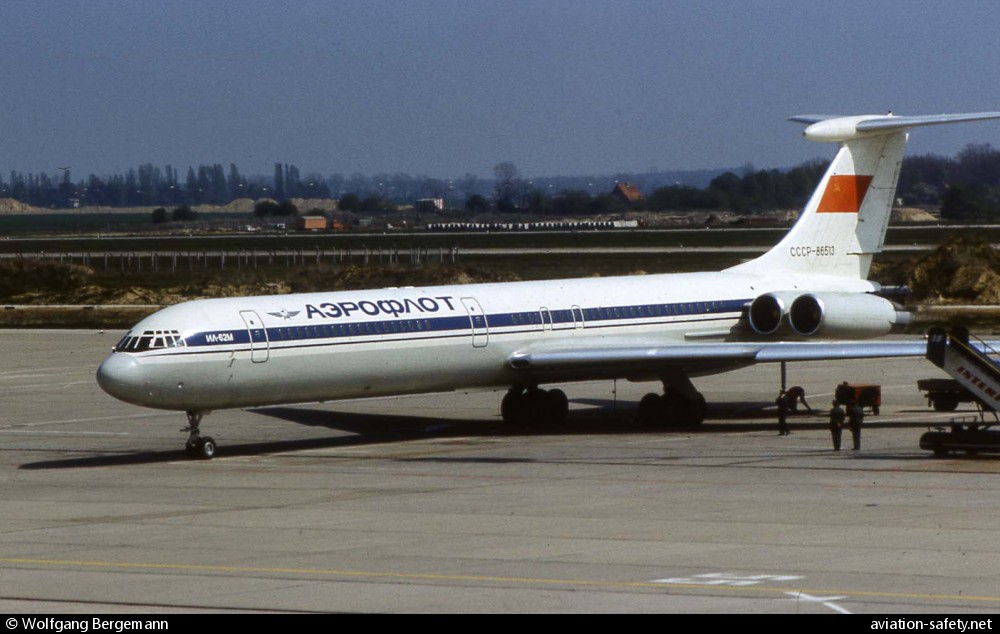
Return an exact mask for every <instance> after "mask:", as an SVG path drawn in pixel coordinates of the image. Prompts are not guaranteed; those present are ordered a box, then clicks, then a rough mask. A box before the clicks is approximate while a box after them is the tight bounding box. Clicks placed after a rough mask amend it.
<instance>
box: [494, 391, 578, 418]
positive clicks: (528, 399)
mask: <svg viewBox="0 0 1000 634" xmlns="http://www.w3.org/2000/svg"><path fill="white" fill-rule="evenodd" d="M568 413H569V399H568V398H567V397H566V393H565V392H563V391H562V390H540V389H538V388H528V389H525V388H519V387H514V388H511V389H510V390H508V391H507V393H506V394H505V395H504V397H503V400H502V401H501V402H500V416H501V417H502V418H503V421H504V422H505V423H507V424H508V425H510V426H511V427H517V428H529V427H556V426H559V425H562V424H563V423H564V422H566V416H567V414H568Z"/></svg>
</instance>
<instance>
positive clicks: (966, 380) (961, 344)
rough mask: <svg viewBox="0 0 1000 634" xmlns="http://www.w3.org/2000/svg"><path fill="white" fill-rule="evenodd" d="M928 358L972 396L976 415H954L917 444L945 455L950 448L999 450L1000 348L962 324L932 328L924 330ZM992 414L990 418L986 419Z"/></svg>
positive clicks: (998, 451) (939, 454)
mask: <svg viewBox="0 0 1000 634" xmlns="http://www.w3.org/2000/svg"><path fill="white" fill-rule="evenodd" d="M927 359H928V360H929V361H930V362H931V363H933V364H934V365H936V366H938V367H939V368H941V369H942V370H944V371H945V372H947V373H948V374H950V375H951V376H952V377H953V378H954V380H955V381H957V382H958V383H959V384H960V385H961V386H962V387H963V388H964V389H965V390H966V391H967V392H968V394H970V395H971V396H972V400H973V402H975V403H976V406H977V409H978V410H979V413H978V416H975V417H969V418H968V419H961V418H954V419H952V421H951V423H950V424H949V426H948V428H944V427H939V428H938V429H937V431H929V432H927V433H925V434H924V435H923V436H921V437H920V448H921V449H927V450H929V451H933V452H934V455H935V456H946V455H948V453H949V452H952V451H964V452H966V453H968V454H969V455H975V454H977V453H1000V431H997V430H994V429H990V427H991V426H993V425H995V424H997V423H1000V418H998V417H997V410H1000V352H998V351H997V350H995V349H994V348H992V347H991V346H990V345H989V344H987V343H986V342H985V341H982V340H980V339H977V338H976V337H972V336H970V335H969V331H968V330H967V329H965V328H953V329H952V330H951V332H945V330H944V329H943V328H932V329H931V330H930V331H929V332H928V333H927ZM988 415H991V416H992V418H993V421H992V422H988V421H987V416H988Z"/></svg>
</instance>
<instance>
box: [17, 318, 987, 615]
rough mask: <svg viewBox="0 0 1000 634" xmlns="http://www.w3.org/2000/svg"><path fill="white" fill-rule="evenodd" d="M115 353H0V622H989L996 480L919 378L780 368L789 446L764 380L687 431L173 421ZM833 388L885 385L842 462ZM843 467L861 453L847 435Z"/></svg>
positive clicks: (444, 421) (361, 410) (602, 405)
mask: <svg viewBox="0 0 1000 634" xmlns="http://www.w3.org/2000/svg"><path fill="white" fill-rule="evenodd" d="M121 334H122V333H120V332H108V333H99V332H97V331H12V330H4V331H0V358H2V359H3V360H4V364H3V367H2V368H0V412H2V419H0V487H2V491H3V493H2V497H0V511H2V517H3V522H2V524H0V527H2V528H0V579H2V582H0V609H2V610H3V611H5V612H7V613H25V612H45V613H52V612H59V613H73V612H83V613H99V612H106V613H117V612H132V611H134V612H172V611H183V612H192V611H209V612H220V611H241V612H242V611H304V612H701V613H733V612H739V613H816V614H833V613H856V614H861V613H871V614H887V613H888V614H898V613H928V612H929V613H995V612H997V611H998V610H1000V540H997V539H996V528H997V526H996V522H997V518H998V517H1000V487H998V483H1000V458H998V457H977V458H966V457H961V458H959V457H952V458H947V459H935V458H933V457H932V456H931V455H930V454H929V453H928V452H924V451H921V450H920V449H919V448H918V446H917V441H918V438H919V436H920V434H921V433H922V432H923V431H924V430H925V429H926V428H927V427H928V426H929V425H930V424H932V423H934V422H943V421H946V420H947V419H948V418H950V417H953V416H957V415H961V416H971V415H972V412H971V411H968V410H967V411H962V412H958V413H952V414H945V415H943V414H937V413H935V412H933V411H932V410H930V409H929V408H927V406H926V402H925V401H924V399H923V397H922V395H921V394H920V393H919V392H918V391H917V389H916V381H917V379H918V378H925V377H934V376H942V375H941V374H940V371H939V370H937V369H936V368H934V367H933V366H932V365H930V364H929V363H928V362H926V361H924V360H890V361H884V362H871V361H865V362H851V363H824V364H818V363H814V364H790V365H789V381H790V383H791V384H798V385H802V386H804V387H805V389H806V392H807V398H808V399H809V402H810V404H811V405H812V406H813V407H815V408H817V410H820V411H818V412H817V413H816V414H814V415H809V414H806V413H802V414H800V415H798V416H795V417H793V418H792V419H791V427H792V435H791V436H788V437H779V436H778V435H777V433H776V423H775V417H774V409H773V399H774V397H775V395H776V392H777V386H778V380H779V371H778V367H777V366H776V365H764V366H757V367H755V368H750V369H746V370H741V371H738V372H732V373H729V374H723V375H719V376H715V377H706V378H701V379H695V381H694V382H695V385H696V386H697V387H698V388H699V389H701V390H702V391H703V393H704V394H705V395H706V397H707V398H708V401H709V403H710V407H709V415H708V420H707V421H706V423H705V424H704V425H703V426H702V427H701V428H700V429H698V430H696V431H690V430H685V431H663V430H654V431H650V430H647V429H642V428H640V427H638V426H637V425H636V424H635V423H634V422H633V421H632V419H633V418H634V414H635V404H636V402H637V401H638V399H639V398H640V397H641V396H642V395H643V394H644V393H645V392H647V391H651V390H654V389H655V388H656V385H655V384H632V383H627V382H623V381H619V382H617V383H615V382H610V381H607V382H596V383H588V384H576V385H571V386H569V387H567V388H565V389H566V392H567V394H568V395H569V397H570V400H571V412H570V420H569V423H568V424H567V425H566V427H565V429H562V430H557V431H552V430H548V431H545V432H538V433H511V432H510V431H509V430H507V429H505V428H504V427H503V425H502V424H501V423H500V421H499V401H500V397H501V395H502V394H501V393H499V392H474V393H454V394H447V395H431V396H419V397H406V398H393V399H378V400H371V401H351V402H340V403H326V404H309V405H303V406H296V407H280V408H265V409H257V410H241V411H225V412H216V413H213V414H211V415H209V416H206V417H205V420H204V422H203V430H204V432H205V433H206V434H210V435H212V436H213V437H214V438H215V439H216V440H217V441H218V443H219V447H220V450H219V455H218V456H217V457H216V458H215V459H214V460H211V461H192V460H189V459H187V458H186V457H185V456H184V452H183V443H184V439H185V438H186V435H185V434H183V433H181V432H180V431H178V430H179V429H180V428H181V427H183V426H184V424H185V420H184V416H183V415H182V414H178V413H171V412H158V411H153V410H147V409H142V408H138V407H134V406H130V405H126V404H123V403H119V402H117V401H115V400H114V399H112V398H111V397H109V396H106V395H105V394H104V393H103V392H101V390H100V389H99V388H98V387H97V385H96V382H95V380H94V371H95V370H96V368H97V365H98V364H99V363H100V361H101V359H102V358H103V357H104V356H105V355H106V353H107V352H108V351H109V350H110V348H111V346H113V345H114V343H115V342H116V341H117V340H118V338H119V337H120V336H121ZM842 380H851V381H853V382H872V383H879V384H881V385H882V386H883V407H882V413H881V415H880V416H877V417H871V416H870V417H868V418H867V419H866V423H868V424H867V425H866V428H865V431H864V437H863V447H862V450H861V451H858V452H854V451H850V450H849V449H848V450H846V451H841V452H837V453H835V452H833V451H832V450H831V443H830V437H829V433H828V431H827V429H826V421H825V416H824V415H823V414H822V412H825V411H826V410H827V408H828V407H829V401H830V399H831V395H832V391H833V387H834V385H836V384H837V383H839V382H840V381H842ZM847 441H848V442H847V443H846V444H847V446H848V447H849V446H850V443H849V438H848V439H847Z"/></svg>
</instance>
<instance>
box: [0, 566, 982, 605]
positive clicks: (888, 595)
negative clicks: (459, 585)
mask: <svg viewBox="0 0 1000 634" xmlns="http://www.w3.org/2000/svg"><path fill="white" fill-rule="evenodd" d="M0 564H17V565H30V566H43V567H47V566H53V567H54V566H61V567H65V566H73V567H80V568H112V569H124V570H172V571H178V572H238V573H254V574H294V575H310V576H323V577H348V578H356V579H378V578H383V579H409V580H416V581H465V582H480V583H486V582H490V583H511V584H524V585H550V586H555V585H560V586H578V587H591V588H597V587H606V588H646V589H651V588H657V589H674V590H701V591H712V592H720V591H725V592H736V591H741V592H762V593H770V594H781V595H787V594H796V593H804V594H811V595H820V596H829V595H842V596H849V597H855V598H869V599H873V598H874V599H920V600H925V601H927V600H931V601H975V602H988V603H989V602H992V603H1000V596H977V595H964V594H932V593H910V592H869V591H863V590H862V591H859V590H830V589H816V588H813V589H809V588H789V587H784V588H775V587H768V586H727V585H706V584H698V583H657V582H655V581H595V580H587V579H547V578H535V577H502V576H494V575H449V574H432V573H413V572H374V571H363V570H333V569H324V568H266V567H261V568H258V567H249V566H219V565H208V564H156V563H140V562H134V563H129V562H114V561H75V560H62V559H20V558H0Z"/></svg>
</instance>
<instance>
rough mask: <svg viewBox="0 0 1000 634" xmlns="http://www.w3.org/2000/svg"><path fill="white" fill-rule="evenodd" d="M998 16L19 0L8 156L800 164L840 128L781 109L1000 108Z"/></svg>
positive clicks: (69, 160)
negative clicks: (824, 129)
mask: <svg viewBox="0 0 1000 634" xmlns="http://www.w3.org/2000/svg"><path fill="white" fill-rule="evenodd" d="M40 7H41V9H40ZM193 16H197V19H192V17H193ZM859 16H862V17H861V18H859ZM998 16H1000V9H998V8H997V7H996V5H995V3H993V2H987V1H985V0H973V1H970V2H966V3H962V5H961V9H960V10H955V9H953V8H952V7H950V6H949V5H941V4H940V3H937V2H932V1H931V0H909V1H906V0H891V1H887V2H880V3H875V4H874V5H872V4H871V3H867V2H862V1H861V0H846V1H845V2H842V3H836V4H835V5H831V4H829V3H822V2H818V1H817V2H804V3H803V2H801V1H797V2H793V1H791V0H773V1H772V2H769V3H768V5H767V10H765V11H761V10H760V9H759V5H756V4H754V3H745V4H744V3H712V4H708V5H706V4H702V3H689V2H683V1H680V0H673V1H662V2H651V1H645V0H631V1H611V0H572V1H571V0H548V1H546V2H541V1H531V0H502V1H501V0H493V1H489V0H482V1H481V2H476V3H471V4H470V3H461V2H458V1H457V0H431V1H429V2H427V3H420V4H418V5H411V4H406V3H400V2H395V1H393V0H377V1H374V2H366V3H359V2H350V1H345V2H339V3H326V2H321V1H319V0H300V1H299V2H296V3H294V4H291V5H274V4H273V3H267V2H263V1H247V2H226V1H220V2H218V3H211V4H208V5H205V4H204V3H201V2H195V1H194V0H176V1H175V2H171V3H163V4H160V3H157V4H153V3H133V2H129V1H127V0H92V1H88V2H84V1H82V0H52V1H51V2H47V3H44V4H41V5H39V4H38V3H37V2H34V1H30V0H8V1H7V2H4V3H2V4H0V37H2V38H3V41H4V48H5V62H6V64H5V68H6V71H7V72H6V77H5V84H4V87H5V107H4V108H3V109H2V111H0V129H3V130H4V135H3V138H0V157H2V160H0V170H2V172H0V173H3V174H8V173H9V172H10V171H11V170H17V171H20V172H23V173H36V174H37V173H45V174H52V173H58V170H59V168H60V167H63V166H68V167H70V168H71V170H72V172H73V173H74V174H77V175H88V174H95V175H110V174H123V173H125V172H127V170H128V169H129V168H134V167H137V166H139V165H142V164H145V163H152V164H154V165H157V166H161V167H162V166H165V165H168V164H169V165H180V166H184V168H185V169H186V168H187V167H188V166H195V165H200V164H215V163H219V164H222V165H226V166H228V165H229V164H230V163H234V164H236V165H238V166H239V167H240V168H241V169H242V170H245V172H246V173H247V174H255V175H257V174H259V175H263V176H266V175H267V174H268V173H270V170H271V167H272V166H273V165H274V164H275V163H286V164H288V163H290V164H295V165H298V166H302V169H303V172H304V173H306V172H314V173H318V174H321V175H323V176H329V175H331V174H344V175H351V174H355V173H361V174H365V175H377V174H394V173H405V174H410V175H417V176H427V177H430V178H437V179H456V178H461V177H462V176H463V175H465V174H472V175H474V176H476V177H477V178H491V177H492V168H493V166H495V165H497V164H499V163H501V162H505V161H510V162H513V163H514V164H515V165H517V166H518V167H519V169H520V171H521V173H522V174H523V175H525V178H533V179H544V178H559V177H561V176H560V175H573V174H576V175H584V176H586V175H603V174H616V173H626V174H642V173H649V172H673V171H687V170H693V171H698V170H714V169H720V168H718V167H716V166H724V165H730V166H741V165H744V164H748V163H749V164H752V165H755V166H795V165H799V164H801V163H803V162H805V161H808V160H812V159H814V158H817V157H821V158H823V159H828V158H830V157H832V156H833V154H834V150H835V148H833V147H830V148H827V147H822V146H818V145H814V144H813V143H810V142H805V141H804V140H803V139H802V137H801V130H800V129H799V128H798V126H797V125H795V124H791V125H790V124H789V123H788V122H787V121H786V119H787V118H788V117H789V116H792V115H796V114H801V113H808V112H835V113H839V114H845V115H847V114H859V113H883V112H885V111H887V110H893V111H895V112H896V113H897V114H900V115H909V114H914V115H916V114H935V113H941V112H979V111H987V110H996V109H998V107H1000V69H998V68H997V66H996V65H995V64H994V63H993V60H994V59H996V53H997V52H1000V51H998V48H1000V44H998V43H997V41H996V38H995V34H994V29H993V28H992V25H994V24H995V23H996V18H997V17H998ZM889 27H891V29H890V28H889ZM890 30H891V33H892V37H891V38H890V37H887V36H886V35H885V33H887V32H890ZM970 143H991V144H993V145H994V146H996V145H1000V132H998V131H996V130H995V129H993V128H991V127H989V126H986V125H979V126H976V125H973V126H968V127H967V128H963V129H962V130H933V129H926V130H921V131H919V133H917V134H915V135H914V136H913V138H912V140H911V143H910V148H909V149H908V154H910V155H920V154H939V155H947V156H951V155H954V154H955V153H956V152H958V151H959V150H960V149H961V148H963V147H964V146H966V145H968V144H970ZM728 169H731V168H728ZM779 169H780V168H779ZM785 169H787V168H785Z"/></svg>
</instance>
